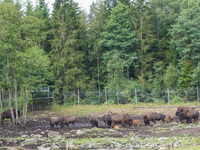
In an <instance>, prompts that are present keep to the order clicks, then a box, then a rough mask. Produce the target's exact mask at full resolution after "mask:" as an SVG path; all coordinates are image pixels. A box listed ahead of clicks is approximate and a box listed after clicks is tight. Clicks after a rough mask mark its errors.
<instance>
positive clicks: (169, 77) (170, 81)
mask: <svg viewBox="0 0 200 150" xmlns="http://www.w3.org/2000/svg"><path fill="white" fill-rule="evenodd" d="M163 78H164V85H165V87H166V88H175V87H176V84H177V82H176V81H177V71H176V68H174V67H173V66H172V64H170V65H169V66H167V69H166V70H165V73H164V75H163Z"/></svg>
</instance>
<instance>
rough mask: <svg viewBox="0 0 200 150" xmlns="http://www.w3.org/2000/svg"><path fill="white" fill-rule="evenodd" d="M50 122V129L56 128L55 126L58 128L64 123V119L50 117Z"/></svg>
mask: <svg viewBox="0 0 200 150" xmlns="http://www.w3.org/2000/svg"><path fill="white" fill-rule="evenodd" d="M49 121H50V127H51V128H54V125H56V127H57V126H58V125H60V124H61V123H62V122H63V118H60V117H50V118H49Z"/></svg>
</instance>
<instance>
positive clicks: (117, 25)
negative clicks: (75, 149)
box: [0, 0, 200, 113]
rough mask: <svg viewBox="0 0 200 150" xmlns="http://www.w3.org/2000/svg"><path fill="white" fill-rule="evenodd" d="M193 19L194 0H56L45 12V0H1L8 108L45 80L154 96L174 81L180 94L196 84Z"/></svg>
mask: <svg viewBox="0 0 200 150" xmlns="http://www.w3.org/2000/svg"><path fill="white" fill-rule="evenodd" d="M199 23H200V0H149V1H145V0H133V1H132V0H131V1H130V0H97V1H95V2H93V3H92V5H91V6H90V12H89V13H86V12H85V11H84V10H81V8H80V7H79V6H78V4H77V3H76V2H74V1H73V0H55V2H54V4H53V10H52V12H51V13H50V10H49V7H48V5H47V3H45V0H38V2H37V4H36V6H34V5H33V4H32V3H31V2H30V1H27V2H25V3H21V2H20V1H13V0H2V1H0V60H1V61H0V91H1V92H8V93H9V94H8V99H9V103H8V105H9V107H10V108H11V107H12V99H13V104H15V107H18V103H19V100H18V99H19V95H20V96H21V99H22V100H21V101H23V104H25V105H24V111H25V112H24V113H26V110H27V108H26V107H27V106H26V104H27V103H28V101H29V99H30V98H29V93H30V91H34V90H38V88H39V87H46V86H49V87H50V88H51V90H52V91H54V92H55V93H57V94H61V95H62V94H64V93H67V92H69V91H77V90H78V89H80V91H95V92H97V93H99V97H100V96H102V95H101V94H100V93H101V91H104V89H107V91H111V92H112V91H115V92H114V93H116V91H117V92H119V93H124V95H126V98H125V99H129V98H130V97H131V94H130V91H131V90H133V91H134V89H140V90H142V91H143V92H144V93H151V94H152V95H153V94H154V93H157V97H158V98H159V97H160V96H162V95H163V91H166V89H167V88H168V89H170V90H173V89H174V90H175V89H176V90H177V89H179V91H178V92H176V94H175V95H176V98H177V99H178V100H181V99H184V94H183V93H184V92H183V91H186V93H187V92H190V91H196V88H197V87H198V86H199V84H200V78H199V77H200V63H198V62H199V60H200V24H199ZM87 94H88V95H90V93H89V92H88V93H87ZM0 95H3V94H0ZM114 95H115V96H116V94H114ZM154 95H155V94H154ZM91 97H92V96H91ZM97 97H98V96H97ZM102 97H103V98H105V97H104V95H103V96H102ZM110 98H111V96H110ZM1 99H2V97H1V96H0V102H1V105H2V101H1ZM97 99H98V98H97ZM113 99H114V98H113ZM92 100H94V97H93V98H91V99H90V100H88V99H87V103H90V102H91V101H92ZM154 100H155V99H153V100H152V99H148V98H145V100H144V101H154ZM185 100H188V99H187V98H186V99H185ZM113 103H116V102H115V100H113Z"/></svg>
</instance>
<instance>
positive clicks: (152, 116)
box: [143, 112, 165, 125]
mask: <svg viewBox="0 0 200 150" xmlns="http://www.w3.org/2000/svg"><path fill="white" fill-rule="evenodd" d="M164 117H165V115H164V114H162V113H156V112H153V113H151V114H145V115H143V120H144V124H145V125H150V121H152V122H153V123H154V124H156V120H157V121H159V120H162V123H164Z"/></svg>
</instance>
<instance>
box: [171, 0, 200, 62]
mask: <svg viewBox="0 0 200 150" xmlns="http://www.w3.org/2000/svg"><path fill="white" fill-rule="evenodd" d="M184 2H186V1H184ZM199 3H200V1H199V0H197V1H196V0H189V1H187V2H186V3H182V4H184V6H186V7H183V9H182V11H181V14H180V16H179V18H178V22H177V24H175V25H173V26H172V29H170V34H171V36H172V38H173V40H172V43H174V45H175V48H176V50H177V51H178V52H179V55H180V59H179V62H180V63H179V64H180V65H183V64H184V63H185V62H187V61H188V60H190V61H191V63H192V65H197V63H198V61H199V58H200V54H199V39H200V33H199V32H200V29H199V28H200V27H199V24H198V22H199V20H200V12H199ZM185 4H186V5H185Z"/></svg>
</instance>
